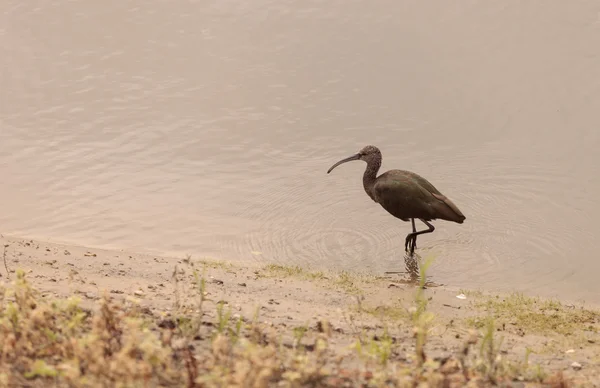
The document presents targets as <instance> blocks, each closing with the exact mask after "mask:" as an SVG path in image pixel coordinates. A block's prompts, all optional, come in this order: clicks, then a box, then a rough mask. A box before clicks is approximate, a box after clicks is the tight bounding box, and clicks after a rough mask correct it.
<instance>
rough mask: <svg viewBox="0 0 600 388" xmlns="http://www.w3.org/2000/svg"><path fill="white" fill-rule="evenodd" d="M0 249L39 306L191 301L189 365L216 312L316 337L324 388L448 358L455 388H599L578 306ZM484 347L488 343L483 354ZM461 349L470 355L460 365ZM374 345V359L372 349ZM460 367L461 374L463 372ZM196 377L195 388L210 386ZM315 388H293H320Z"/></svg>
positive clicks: (160, 309)
mask: <svg viewBox="0 0 600 388" xmlns="http://www.w3.org/2000/svg"><path fill="white" fill-rule="evenodd" d="M0 244H1V245H0V248H1V249H4V251H3V256H4V259H5V262H6V267H7V268H8V271H9V274H8V275H7V273H6V270H5V268H4V264H3V263H2V264H0V269H1V270H0V274H1V275H2V277H1V278H0V282H3V283H4V284H6V285H9V284H10V283H11V282H12V281H14V280H15V278H16V271H17V270H18V269H22V270H23V271H24V272H25V275H26V279H27V280H28V281H29V282H30V283H31V285H32V287H34V288H35V289H37V290H39V291H40V293H41V295H42V297H43V298H44V299H64V298H67V297H69V296H72V295H77V296H79V298H80V299H81V303H82V305H84V306H87V307H89V308H91V309H93V308H94V306H97V304H98V301H100V300H101V298H102V296H103V295H105V294H106V295H108V296H109V297H111V298H114V299H115V300H123V301H125V302H126V301H128V300H131V299H132V298H133V299H134V300H136V303H139V305H140V306H142V307H143V308H144V310H145V311H146V312H147V314H148V315H149V316H152V317H154V318H156V319H157V320H165V319H174V317H175V316H177V314H181V312H182V311H188V314H189V312H190V311H196V313H197V311H198V303H199V302H198V301H199V300H200V299H202V300H201V301H202V302H203V303H202V305H201V306H200V309H201V311H202V313H201V316H200V327H199V328H198V333H200V334H197V335H196V336H195V337H194V341H196V343H195V347H194V349H195V351H196V356H197V358H198V359H199V360H203V359H206V357H209V356H210V355H207V354H208V353H210V354H213V356H214V354H215V352H216V351H215V345H214V344H215V336H214V332H215V330H216V328H217V327H219V326H220V325H221V323H220V322H222V321H223V311H224V310H223V309H226V311H227V314H228V315H227V317H226V318H227V321H228V322H233V323H235V322H237V321H239V320H240V319H241V320H243V321H244V322H259V323H260V325H262V326H263V327H265V328H269V330H271V331H272V332H273V333H276V334H277V335H278V338H279V340H278V341H280V342H279V344H280V345H281V346H284V345H285V347H286V348H289V349H297V348H298V347H299V346H300V345H302V346H303V349H304V351H312V352H313V353H314V352H315V350H314V346H316V345H315V344H316V343H317V342H316V341H317V339H318V338H321V336H322V335H323V333H327V346H328V351H327V357H326V358H327V360H329V362H333V361H332V360H334V359H335V360H337V361H339V360H342V361H339V363H338V364H336V365H337V367H336V368H338V369H336V368H333V369H331V368H330V370H331V371H332V372H331V371H330V374H329V375H328V378H329V379H330V380H327V381H328V382H327V384H330V386H335V385H343V384H342V382H341V381H338V383H339V384H336V383H332V381H334V380H331V379H332V378H334V377H335V376H340V374H341V372H340V371H341V370H347V368H349V369H348V370H360V371H362V372H361V373H363V372H369V371H371V370H373V371H379V372H381V373H384V374H395V375H397V374H399V373H400V372H399V371H400V370H408V371H412V372H407V373H408V374H410V375H411V376H412V378H414V379H416V380H419V379H420V380H419V381H425V380H423V379H425V378H424V377H423V376H422V375H420V374H418V373H417V374H418V376H417V377H415V373H416V372H414V370H415V369H414V368H412V367H411V365H413V366H414V365H421V367H423V366H422V361H426V360H429V361H430V362H432V363H437V364H436V365H437V366H436V368H437V369H436V370H443V368H447V369H448V368H451V366H449V365H450V363H449V361H448V360H459V361H460V363H461V366H460V368H459V366H455V368H454V369H456V370H454V371H450V372H448V373H446V372H444V373H446V374H445V375H448V376H450V375H457V376H459V375H460V376H461V377H453V379H454V380H452V381H454V382H455V383H456V385H455V386H462V385H464V384H467V382H469V384H475V385H479V386H487V385H489V384H491V383H492V382H493V379H494V377H493V376H491V375H492V372H490V370H493V373H495V374H496V375H497V378H498V379H499V380H498V381H500V380H501V381H507V382H511V384H513V385H515V386H519V384H523V383H525V382H528V381H529V383H528V384H530V385H531V384H533V385H536V384H538V383H539V384H542V383H541V382H542V381H544V382H545V384H546V385H548V384H550V383H551V382H555V385H556V386H560V385H559V384H558V383H556V382H557V381H559V380H560V379H564V381H570V382H571V385H573V386H600V334H599V333H598V331H599V330H600V314H599V313H597V312H596V311H595V310H593V309H588V308H587V307H586V306H575V305H567V304H562V303H560V302H559V301H546V300H541V299H537V298H533V297H531V296H527V297H526V296H522V295H500V296H498V295H488V294H486V293H482V292H479V291H473V290H471V291H469V290H451V289H447V288H443V287H427V286H426V287H425V289H424V290H422V294H419V290H420V288H419V287H418V285H417V284H416V283H412V284H411V283H407V282H398V281H397V280H395V278H394V277H393V276H390V277H377V276H374V275H369V274H358V273H343V272H342V273H333V272H331V273H328V272H317V271H311V270H310V269H307V268H298V267H283V266H277V265H265V266H241V265H239V264H233V263H225V262H218V261H210V260H200V259H196V258H168V257H156V256H150V255H143V254H136V253H127V252H121V251H106V250H100V249H91V248H90V249H88V248H85V247H77V246H66V245H58V244H50V243H44V242H40V241H32V240H27V239H21V238H16V237H8V236H2V237H1V238H0ZM194 271H196V272H194ZM195 276H196V277H195ZM199 279H203V281H202V282H200V281H199ZM199 284H202V289H203V291H202V295H203V296H202V298H199V296H198V295H199V294H198V293H199V291H198V287H199ZM419 295H420V296H419ZM186 309H187V310H186ZM240 322H241V321H240ZM227 324H228V325H229V323H227ZM488 324H490V325H492V326H488ZM265 330H266V329H265ZM420 330H421V331H420ZM423 330H425V331H423ZM422 331H423V332H426V333H427V336H426V338H425V340H424V343H425V345H424V347H423V349H422V350H421V349H420V347H419V346H418V341H417V339H416V337H415V333H420V332H422ZM490 338H493V339H494V340H495V341H496V342H495V343H496V344H498V343H499V344H500V345H499V346H497V347H496V348H494V347H493V346H492V347H490V348H489V349H488V348H486V346H487V345H486V343H487V344H489V341H488V340H489V339H490ZM486 341H488V342H486ZM500 341H501V342H500ZM469 343H470V344H471V345H470V346H471V347H470V350H469V351H468V352H467V353H468V354H467V355H466V356H464V357H463V355H464V351H465V346H467V345H468V344H469ZM311 344H312V345H311ZM357 344H360V346H358V347H357ZM384 344H386V346H388V348H386V349H387V350H386V351H383V350H382V346H383V345H384ZM482 344H483V347H482ZM311 346H312V347H313V349H311ZM359 348H360V349H359ZM306 349H308V350H306ZM486 349H488V350H486ZM492 351H493V354H492V353H491V352H492ZM205 353H206V354H205ZM213 356H210V357H213ZM422 356H424V358H423V360H421V361H419V357H422ZM210 357H209V358H210ZM214 357H216V356H214ZM461 357H462V358H461ZM378 358H379V360H378ZM382 358H383V359H382ZM215 359H216V358H215ZM337 361H336V362H337ZM212 362H213V364H210V365H212V367H211V368H212V369H211V368H208V367H206V368H205V369H202V367H200V370H203V373H202V376H208V375H210V371H211V370H215V369H214V368H215V365H216V364H215V361H214V360H213V361H212ZM467 364H468V365H469V366H468V368H470V369H469V370H471V369H472V370H473V372H469V373H466V371H465V370H466V369H465V368H467V366H465V365H467ZM207 365H208V364H207ZM236 365H237V364H236ZM340 368H346V369H340ZM403 368H404V369H403ZM407 368H408V369H407ZM434 369H435V368H434ZM459 370H460V371H462V372H461V373H458V371H459ZM477 371H483V372H481V373H480V374H481V376H479V377H477V376H478V374H477V373H475V372H477ZM230 372H231V371H230ZM319 373H321V372H319ZM323 373H324V372H323ZM369 373H371V372H369ZM373 373H375V372H373ZM419 373H421V372H419ZM231 374H232V375H233V374H234V373H233V372H231ZM561 375H562V377H560V376H561ZM202 376H201V377H202ZM282 376H284V377H285V376H286V375H285V374H283V375H281V376H279V377H278V378H279V380H278V381H279V382H278V383H277V384H280V385H281V384H283V382H282V381H284V380H285V379H287V377H285V378H284V377H282ZM332 376H333V377H332ZM386 376H387V375H386ZM469 376H470V377H469ZM486 376H487V377H486ZM490 376H491V377H490ZM488 377H489V378H488ZM197 378H198V381H199V382H198V383H197V385H196V386H209V385H210V384H209V383H207V382H205V381H204V380H202V381H204V382H202V381H200V380H201V378H200V377H197ZM361 378H363V379H364V378H366V377H364V376H363V377H361ZM273 379H275V378H274V377H273ZM353 379H355V380H352V379H349V380H348V381H346V382H345V383H344V384H350V386H352V384H354V383H349V381H355V382H358V381H359V377H356V376H355V378H354V377H353ZM461 379H462V380H461ZM275 380H276V379H275ZM416 380H415V381H416ZM207 381H208V380H207ZM245 381H246V383H248V384H250V383H249V382H248V381H249V380H245ZM273 381H274V380H273ZM285 381H287V380H285ZM311 381H312V380H311ZM315 381H316V380H315ZM315 381H313V383H315ZM325 381H326V380H319V382H318V383H315V384H313V385H311V384H312V383H310V384H308V385H306V384H305V385H306V386H320V385H326V383H325ZM427 381H429V385H430V386H435V384H433V383H432V382H431V381H430V380H427ZM273 384H275V383H273ZM277 384H275V385H274V386H276V385H277ZM331 384H333V385H331ZM182 385H183V383H182ZM225 385H235V384H233V383H232V382H229V383H228V384H225ZM243 385H244V384H242V385H241V386H243ZM301 385H302V384H301ZM451 385H452V384H451ZM542 385H543V384H542ZM174 386H178V385H177V384H174ZM186 386H192V385H189V384H187V385H186ZM249 386H253V385H252V384H250V385H249ZM254 386H263V385H260V384H259V383H256V385H254ZM291 386H294V385H293V384H292V385H291Z"/></svg>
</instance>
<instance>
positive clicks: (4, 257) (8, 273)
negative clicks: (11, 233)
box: [0, 244, 10, 279]
mask: <svg viewBox="0 0 600 388" xmlns="http://www.w3.org/2000/svg"><path fill="white" fill-rule="evenodd" d="M6 248H8V244H4V253H2V259H3V260H4V268H5V269H6V277H8V278H9V279H10V272H8V265H7V264H6ZM0 276H2V275H0Z"/></svg>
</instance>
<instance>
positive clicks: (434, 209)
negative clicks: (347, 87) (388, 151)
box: [327, 145, 466, 254]
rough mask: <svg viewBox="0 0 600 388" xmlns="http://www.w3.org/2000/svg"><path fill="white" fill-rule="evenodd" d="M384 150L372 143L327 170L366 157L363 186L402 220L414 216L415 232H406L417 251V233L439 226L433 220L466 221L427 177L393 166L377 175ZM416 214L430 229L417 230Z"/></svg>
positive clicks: (409, 244)
mask: <svg viewBox="0 0 600 388" xmlns="http://www.w3.org/2000/svg"><path fill="white" fill-rule="evenodd" d="M381 159H382V158H381V151H379V148H377V147H375V146H372V145H368V146H366V147H364V148H363V149H362V150H360V151H359V152H358V153H357V154H355V155H352V156H350V157H348V158H345V159H342V160H340V161H339V162H337V163H336V164H334V165H333V166H331V168H330V169H329V170H328V171H327V173H328V174H329V173H330V172H331V171H332V170H333V169H334V168H336V167H337V166H339V165H340V164H342V163H346V162H349V161H351V160H364V161H365V162H366V163H367V168H366V170H365V173H364V174H363V187H364V188H365V191H366V192H367V195H368V196H369V197H371V199H373V201H375V202H377V203H379V204H380V205H381V206H382V207H383V208H384V209H385V210H387V211H388V213H390V214H391V215H393V216H394V217H396V218H399V219H401V220H402V221H408V220H411V222H412V228H413V231H412V233H409V234H408V235H407V236H406V239H405V241H404V249H405V250H407V251H408V249H409V247H410V253H411V254H413V253H414V251H415V248H416V247H417V236H418V235H420V234H424V233H431V232H433V231H434V230H435V228H434V227H433V225H432V224H431V223H429V221H432V220H436V219H442V220H446V221H453V222H456V223H459V224H462V223H463V221H464V220H465V219H466V217H465V216H464V215H463V214H462V212H461V211H460V210H459V209H458V207H456V205H455V204H454V203H452V201H450V199H448V198H447V197H446V196H445V195H443V194H442V193H440V191H439V190H438V189H436V188H435V187H434V186H433V185H432V184H431V183H430V182H429V181H428V180H427V179H425V178H423V177H422V176H420V175H417V174H415V173H414V172H410V171H405V170H390V171H387V172H384V173H383V174H381V175H380V176H377V172H378V171H379V168H380V167H381ZM415 218H418V219H420V220H421V221H422V222H423V223H425V225H427V227H428V229H426V230H422V231H419V232H417V230H416V228H415Z"/></svg>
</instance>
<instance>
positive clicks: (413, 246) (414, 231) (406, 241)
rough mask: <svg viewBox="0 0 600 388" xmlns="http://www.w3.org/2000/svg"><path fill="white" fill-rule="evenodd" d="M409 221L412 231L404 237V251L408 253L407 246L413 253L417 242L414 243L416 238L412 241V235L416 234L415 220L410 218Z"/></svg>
mask: <svg viewBox="0 0 600 388" xmlns="http://www.w3.org/2000/svg"><path fill="white" fill-rule="evenodd" d="M410 221H411V223H412V228H413V230H412V233H409V234H408V235H407V236H406V240H404V250H405V251H406V252H408V246H409V245H410V246H411V248H410V249H411V251H413V252H414V250H415V248H417V241H416V238H415V239H414V241H413V236H414V234H415V233H417V228H416V227H415V219H414V218H411V219H410Z"/></svg>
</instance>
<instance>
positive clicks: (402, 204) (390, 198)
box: [373, 170, 465, 223]
mask: <svg viewBox="0 0 600 388" xmlns="http://www.w3.org/2000/svg"><path fill="white" fill-rule="evenodd" d="M373 190H374V192H375V195H376V198H377V199H378V202H379V203H380V204H381V206H383V208H384V209H385V210H387V211H388V212H390V213H391V214H392V215H394V216H396V217H398V218H400V219H404V220H406V219H408V218H423V219H425V220H433V219H436V218H441V219H445V220H449V221H455V222H459V223H462V221H463V220H464V219H465V216H464V215H463V214H462V213H461V211H460V210H459V209H458V207H456V205H454V203H452V201H450V200H449V199H448V198H447V197H446V196H445V195H443V194H442V193H440V192H439V190H437V189H436V188H435V187H434V186H433V185H432V184H431V183H430V182H429V181H427V180H426V179H425V178H423V177H421V176H420V175H417V174H415V173H413V172H410V171H404V170H391V171H388V172H386V173H384V174H382V175H381V176H380V177H378V178H377V182H376V183H375V185H374V187H373Z"/></svg>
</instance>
